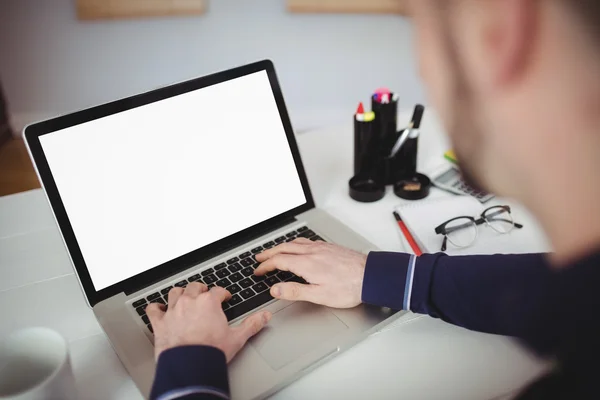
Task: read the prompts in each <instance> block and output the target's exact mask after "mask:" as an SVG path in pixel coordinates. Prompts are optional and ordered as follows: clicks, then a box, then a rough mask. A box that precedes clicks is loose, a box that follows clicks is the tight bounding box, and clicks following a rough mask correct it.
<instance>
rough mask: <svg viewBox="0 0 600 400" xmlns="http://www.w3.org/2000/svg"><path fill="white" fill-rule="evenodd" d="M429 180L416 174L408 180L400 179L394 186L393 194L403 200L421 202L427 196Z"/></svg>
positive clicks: (429, 185)
mask: <svg viewBox="0 0 600 400" xmlns="http://www.w3.org/2000/svg"><path fill="white" fill-rule="evenodd" d="M430 189H431V179H429V177H427V176H426V175H423V174H419V173H416V174H415V175H413V176H412V177H410V178H407V179H401V180H399V181H398V182H396V183H395V184H394V194H395V195H396V196H398V197H400V198H401V199H405V200H421V199H424V198H425V197H427V196H429V191H430Z"/></svg>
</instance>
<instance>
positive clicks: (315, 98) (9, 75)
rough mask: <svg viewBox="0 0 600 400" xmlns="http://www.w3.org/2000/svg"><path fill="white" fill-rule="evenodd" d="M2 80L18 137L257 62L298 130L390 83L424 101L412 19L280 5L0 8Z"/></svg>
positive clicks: (64, 1)
mask: <svg viewBox="0 0 600 400" xmlns="http://www.w3.org/2000/svg"><path fill="white" fill-rule="evenodd" d="M0 20H1V23H0V79H1V80H2V83H3V85H4V88H5V92H6V95H7V98H8V101H9V105H10V109H11V112H12V115H13V122H14V125H16V127H17V128H20V125H22V124H23V123H26V122H30V121H29V120H32V119H36V118H45V117H47V116H49V115H54V114H58V113H65V112H69V111H73V110H77V109H81V108H83V107H87V106H91V105H95V104H97V103H101V102H105V101H110V100H114V99H116V98H120V97H124V96H128V95H131V94H135V93H137V92H140V91H145V90H148V89H152V88H155V87H157V86H161V85H165V84H168V83H171V82H176V81H181V80H185V79H188V78H192V77H196V76H200V75H204V74H207V73H211V72H215V71H218V70H222V69H226V68H229V67H232V66H237V65H240V64H244V63H247V62H251V61H255V60H258V59H263V58H270V59H272V60H273V61H274V62H275V65H276V68H277V70H278V74H279V77H280V80H281V83H282V87H283V91H284V95H285V97H286V101H287V104H288V108H289V109H290V114H291V117H292V120H293V123H294V125H295V127H296V129H307V128H311V127H313V126H317V125H323V124H327V123H332V122H335V121H339V120H342V119H344V118H348V117H349V115H350V114H352V113H353V111H354V109H355V108H356V105H357V103H358V101H359V100H365V101H366V100H367V99H368V96H369V94H370V93H371V91H372V90H373V89H375V88H376V87H379V86H382V85H386V86H390V87H391V88H392V89H395V90H398V91H399V92H400V94H401V105H402V106H404V107H412V105H413V104H414V102H422V101H424V99H423V90H422V88H421V85H420V82H419V79H418V76H417V73H416V66H415V63H414V59H415V57H414V55H413V49H412V42H411V41H412V38H411V26H410V22H409V20H406V19H404V18H402V17H398V16H380V15H298V14H289V13H287V11H286V10H285V4H284V0H254V1H248V0H211V1H210V8H209V11H208V13H207V14H205V15H204V16H199V17H180V18H159V19H145V20H127V21H107V22H104V21H102V22H79V21H78V20H77V19H76V16H75V6H74V0H0Z"/></svg>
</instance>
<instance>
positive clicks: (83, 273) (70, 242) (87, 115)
mask: <svg viewBox="0 0 600 400" xmlns="http://www.w3.org/2000/svg"><path fill="white" fill-rule="evenodd" d="M260 71H266V72H267V75H268V77H269V81H270V83H271V88H272V91H273V95H274V97H275V101H276V103H277V108H278V109H279V115H280V117H281V121H282V123H283V126H284V129H285V133H286V136H287V139H288V144H289V146H290V150H291V152H292V155H293V158H294V163H295V164H296V170H297V172H298V176H299V178H300V181H301V183H302V189H303V190H304V195H305V197H306V203H304V204H303V205H301V206H299V207H296V208H294V209H292V210H289V211H287V212H285V213H282V214H280V215H278V216H275V217H273V218H271V219H269V220H266V221H264V222H261V223H259V224H257V225H254V226H252V227H250V228H247V229H245V230H243V231H240V232H238V233H236V234H233V235H230V236H228V237H226V238H224V239H221V240H219V241H217V242H214V243H212V244H210V245H208V246H204V247H202V248H199V249H196V250H194V251H192V252H190V253H188V254H185V255H182V256H180V257H178V258H176V259H174V260H171V261H168V262H166V263H164V264H161V265H158V266H156V267H154V268H151V269H149V270H147V271H146V272H143V273H141V274H138V275H135V276H133V277H131V278H129V279H127V280H124V281H122V282H119V283H117V284H114V285H112V286H109V287H107V288H104V289H101V290H96V288H95V287H94V285H93V283H92V280H91V277H90V274H89V272H88V269H87V266H86V263H85V260H84V258H83V255H82V253H81V249H80V248H79V244H78V242H77V239H76V237H75V233H74V232H73V228H72V226H71V223H70V221H69V217H68V215H67V212H66V210H65V208H64V204H63V202H62V199H61V197H60V194H59V191H58V189H57V187H56V183H55V181H54V178H53V176H52V172H51V171H50V167H49V166H48V162H47V160H46V157H45V154H44V151H43V150H42V146H41V144H40V140H39V138H40V137H41V136H43V135H47V134H50V133H52V132H56V131H59V130H62V129H66V128H69V127H72V126H74V125H79V124H83V123H86V122H90V121H93V120H96V119H99V118H103V117H106V116H109V115H112V114H116V113H120V112H123V111H127V110H130V109H133V108H136V107H141V106H144V105H147V104H150V103H154V102H157V101H161V100H164V99H167V98H170V97H173V96H178V95H181V94H184V93H188V92H191V91H195V90H198V89H202V88H205V87H208V86H212V85H216V84H219V83H222V82H225V81H229V80H232V79H236V78H239V77H242V76H245V75H249V74H253V73H256V72H260ZM24 138H25V140H26V142H27V146H28V148H29V151H30V154H31V157H32V159H33V161H34V163H35V165H36V168H37V171H38V175H39V177H40V180H41V182H42V185H43V187H44V189H45V192H46V195H47V197H48V200H49V202H50V205H51V207H52V210H53V212H54V215H55V217H56V221H57V223H58V225H59V228H60V231H61V233H62V236H63V238H64V241H65V244H66V246H67V248H68V251H69V254H70V255H71V259H72V261H73V264H74V267H75V269H76V271H77V274H78V276H79V279H80V281H81V285H82V287H83V290H84V292H85V295H86V297H87V300H88V302H89V304H90V305H91V306H92V307H93V306H94V305H95V304H97V303H99V302H101V301H103V300H105V299H107V298H110V297H112V296H114V295H117V294H119V293H121V292H125V293H131V292H134V291H137V290H139V289H141V288H143V287H146V286H148V285H151V284H153V283H155V282H158V281H160V280H162V279H165V278H167V277H169V276H171V275H173V274H175V273H177V272H180V271H182V270H185V269H187V268H189V267H191V266H193V265H196V264H198V263H199V262H202V261H204V260H207V259H210V258H212V257H214V256H215V255H217V254H219V253H221V252H223V251H224V250H226V249H229V248H231V247H235V246H236V245H241V244H243V243H244V242H246V241H247V240H249V239H250V238H252V237H257V236H260V235H262V234H264V232H266V231H269V230H272V229H276V228H277V227H279V226H281V225H282V223H283V222H285V221H289V220H290V219H293V217H294V216H296V215H298V214H300V213H303V212H305V211H308V210H310V209H312V208H314V207H315V204H314V200H313V197H312V193H311V191H310V187H309V185H308V179H307V177H306V172H305V170H304V166H303V164H302V160H301V157H300V152H299V150H298V145H297V143H296V139H295V136H294V132H293V129H292V124H291V122H290V119H289V115H288V112H287V109H286V106H285V102H284V99H283V94H282V91H281V87H280V85H279V82H278V80H277V76H276V73H275V68H274V65H273V63H272V62H271V61H270V60H263V61H259V62H256V63H253V64H249V65H245V66H241V67H237V68H233V69H230V70H227V71H223V72H219V73H215V74H212V75H208V76H205V77H201V78H197V79H193V80H189V81H186V82H181V83H177V84H174V85H171V86H168V87H164V88H160V89H156V90H152V91H149V92H146V93H142V94H139V95H135V96H131V97H128V98H125V99H121V100H117V101H114V102H110V103H107V104H103V105H100V106H96V107H92V108H89V109H86V110H82V111H78V112H75V113H72V114H68V115H64V116H60V117H57V118H53V119H50V120H47V121H43V122H39V123H35V124H32V125H29V126H27V127H26V128H25V129H24Z"/></svg>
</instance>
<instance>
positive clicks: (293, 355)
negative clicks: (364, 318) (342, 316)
mask: <svg viewBox="0 0 600 400" xmlns="http://www.w3.org/2000/svg"><path fill="white" fill-rule="evenodd" d="M346 329H348V327H347V326H346V324H344V323H343V322H342V321H340V320H339V319H338V318H337V317H336V316H335V315H334V314H333V313H332V312H331V311H329V310H328V309H327V308H325V307H322V306H316V305H314V304H311V303H305V302H297V303H294V304H292V305H290V306H289V307H286V308H284V309H282V310H281V311H278V312H277V313H275V314H274V315H273V318H272V319H271V321H270V322H269V325H267V327H266V328H265V329H263V331H262V332H261V333H260V334H259V335H258V336H256V337H254V338H253V339H252V340H251V344H252V346H253V347H254V349H255V350H256V351H257V352H258V353H259V354H260V355H261V357H262V358H263V359H264V360H265V361H266V362H267V364H269V366H270V367H271V368H273V369H274V370H278V369H280V368H282V367H284V366H286V365H287V364H289V363H290V362H292V361H294V360H296V359H297V358H298V357H301V356H303V355H305V354H306V353H307V352H309V351H311V350H313V349H314V348H315V347H316V346H318V345H319V343H323V342H325V341H326V340H327V339H330V338H331V337H333V336H335V335H337V334H339V333H340V332H342V331H344V330H346Z"/></svg>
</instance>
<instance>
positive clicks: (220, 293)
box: [209, 286, 231, 303]
mask: <svg viewBox="0 0 600 400" xmlns="http://www.w3.org/2000/svg"><path fill="white" fill-rule="evenodd" d="M209 293H210V294H211V295H212V296H215V297H216V298H217V299H219V302H220V303H222V302H224V301H227V300H229V299H230V298H231V293H229V291H227V290H225V289H223V288H222V287H219V286H215V287H214V288H212V289H210V291H209Z"/></svg>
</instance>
